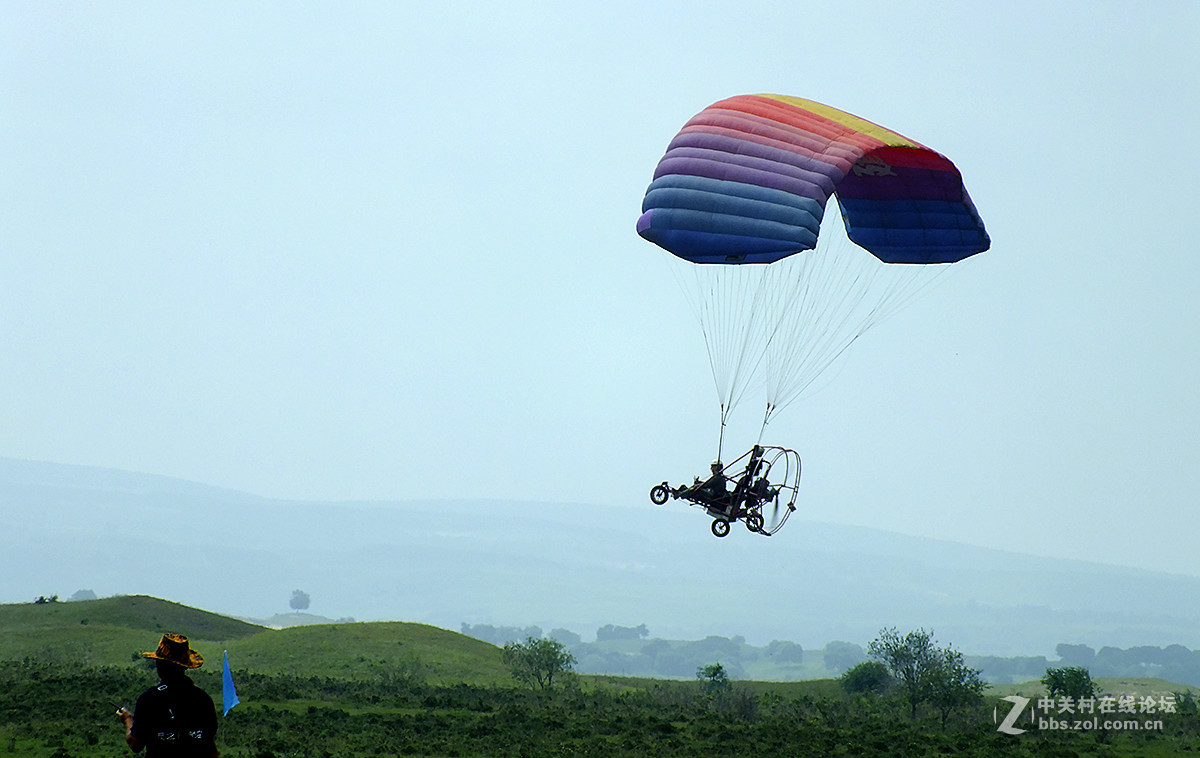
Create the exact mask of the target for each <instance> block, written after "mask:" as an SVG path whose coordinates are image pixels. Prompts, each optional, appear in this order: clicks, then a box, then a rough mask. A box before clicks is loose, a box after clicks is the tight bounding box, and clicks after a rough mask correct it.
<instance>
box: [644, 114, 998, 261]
mask: <svg viewBox="0 0 1200 758" xmlns="http://www.w3.org/2000/svg"><path fill="white" fill-rule="evenodd" d="M830 195H836V196H837V199H838V203H839V204H840V206H841V211H842V217H843V218H844V219H845V223H846V233H847V235H848V236H849V238H850V239H851V240H852V241H853V242H854V243H856V244H857V245H859V246H860V247H863V248H865V249H866V250H869V251H870V252H871V253H873V254H874V255H875V256H876V257H878V258H879V259H880V260H882V261H885V262H887V263H952V262H954V261H958V260H962V259H963V258H966V257H967V256H970V255H974V254H975V253H981V252H983V251H984V250H987V249H988V247H989V246H990V245H991V241H990V239H989V238H988V235H987V231H986V230H985V229H984V227H983V220H982V219H981V218H980V217H979V213H978V212H977V211H976V210H975V206H974V204H973V203H972V202H971V198H970V196H969V195H967V190H966V188H965V187H964V186H963V182H962V175H961V174H959V172H958V169H957V168H955V167H954V164H953V163H951V162H950V161H949V159H947V158H946V157H945V156H943V155H941V154H940V153H937V152H935V151H933V150H930V149H929V148H927V147H925V146H924V145H921V144H919V143H917V142H914V141H912V140H910V139H908V138H907V137H904V136H902V135H900V134H897V133H896V132H893V131H891V130H889V129H885V128H883V127H881V126H878V125H877V124H873V123H871V122H869V121H865V120H863V119H861V118H859V117H857V116H853V115H851V114H849V113H846V112H844V111H840V110H837V109H836V108H830V107H829V106H827V105H822V104H820V103H816V102H813V101H811V100H802V99H800V98H796V97H787V96H785V95H739V96H737V97H731V98H729V99H727V100H722V101H720V102H717V103H714V104H712V105H710V106H709V107H707V108H705V109H704V110H703V111H701V112H700V113H698V114H697V115H696V116H695V117H694V118H692V119H691V120H690V121H688V122H687V124H686V125H685V126H684V127H683V129H682V130H681V131H680V132H679V134H677V135H676V136H675V139H673V140H672V141H671V144H670V145H669V146H668V147H667V152H666V154H665V155H664V156H663V157H662V159H661V160H660V161H659V163H658V168H657V169H656V170H655V172H654V181H653V182H651V184H650V187H649V188H648V189H647V190H646V197H645V199H644V200H643V202H642V215H641V218H639V219H638V223H637V231H638V234H640V235H641V236H642V237H644V238H646V239H647V240H649V241H650V242H653V243H654V244H656V245H658V246H660V247H662V248H664V249H666V250H668V251H669V252H671V253H673V254H675V255H677V256H679V257H680V258H683V259H685V260H688V261H692V262H693V263H771V262H774V261H777V260H779V259H780V258H784V257H787V256H789V255H793V254H795V253H798V252H801V251H804V250H809V249H811V248H813V247H814V246H815V245H816V243H817V234H818V231H819V230H820V225H821V218H822V216H823V215H824V213H825V203H826V202H827V201H828V200H829V196H830Z"/></svg>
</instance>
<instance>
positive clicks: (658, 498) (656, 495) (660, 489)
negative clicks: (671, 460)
mask: <svg viewBox="0 0 1200 758" xmlns="http://www.w3.org/2000/svg"><path fill="white" fill-rule="evenodd" d="M668 494H669V493H668V492H667V488H666V487H664V486H663V485H661V484H656V485H654V486H653V487H651V488H650V502H652V503H654V504H655V505H662V504H664V503H666V502H667V495H668Z"/></svg>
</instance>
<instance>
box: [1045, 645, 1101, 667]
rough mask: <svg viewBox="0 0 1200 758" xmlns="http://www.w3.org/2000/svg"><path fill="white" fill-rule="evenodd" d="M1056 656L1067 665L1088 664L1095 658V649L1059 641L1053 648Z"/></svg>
mask: <svg viewBox="0 0 1200 758" xmlns="http://www.w3.org/2000/svg"><path fill="white" fill-rule="evenodd" d="M1054 652H1056V653H1058V657H1059V658H1061V659H1062V662H1063V663H1064V664H1065V665H1067V666H1090V665H1092V661H1094V660H1096V651H1095V650H1093V649H1092V648H1090V647H1088V646H1087V645H1068V644H1067V643H1065V642H1060V643H1058V645H1057V646H1056V647H1055V648H1054Z"/></svg>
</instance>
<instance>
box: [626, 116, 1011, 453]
mask: <svg viewBox="0 0 1200 758" xmlns="http://www.w3.org/2000/svg"><path fill="white" fill-rule="evenodd" d="M830 196H836V197H837V200H838V206H837V207H836V208H835V209H834V211H833V212H832V213H829V214H828V215H827V214H826V206H827V203H828V201H829V198H830ZM823 220H824V223H822V221H823ZM637 231H638V234H640V235H641V236H642V237H644V238H645V239H647V240H649V241H650V242H653V243H654V244H656V245H658V246H659V247H661V248H663V249H665V250H667V251H668V252H669V253H671V254H672V255H671V256H667V257H668V258H670V259H671V260H672V261H673V263H674V264H675V265H673V266H672V267H671V268H672V272H673V273H674V274H675V275H676V276H677V277H678V278H679V280H680V284H681V285H682V286H683V289H684V292H685V294H688V295H689V296H690V297H691V304H692V306H693V309H694V311H695V314H696V316H697V319H698V320H699V322H700V325H701V328H702V330H703V333H704V340H705V345H706V347H707V350H708V355H709V361H710V363H711V366H712V372H713V379H714V382H715V384H716V389H717V395H718V399H719V400H720V405H721V430H722V439H723V436H724V429H725V424H726V420H727V418H728V415H729V413H730V411H731V410H732V409H733V408H734V406H735V405H737V404H738V402H739V401H740V400H741V399H742V398H743V397H744V396H745V395H746V393H747V392H749V391H750V390H751V389H755V390H756V389H757V388H758V387H759V386H761V387H762V388H763V389H764V395H765V400H766V412H765V414H764V417H763V427H764V429H765V427H766V424H767V421H768V420H769V419H770V418H771V415H772V414H773V413H774V412H775V411H776V410H778V409H780V408H782V407H783V406H785V405H787V404H788V403H791V402H793V401H794V400H795V399H796V398H798V397H799V396H800V395H801V394H802V393H803V392H804V390H805V389H806V388H807V387H808V386H809V385H810V384H811V383H812V382H813V381H814V380H815V378H816V377H817V376H818V375H819V374H820V373H821V372H822V371H824V370H825V369H826V368H827V367H828V366H829V365H831V364H832V363H833V362H834V361H835V360H836V359H837V358H838V357H839V356H840V355H842V353H843V352H844V351H845V350H846V349H847V348H848V347H849V346H850V345H851V344H852V343H853V342H854V341H855V340H856V339H857V338H858V337H859V336H860V335H862V334H863V333H864V332H865V331H866V330H867V329H869V328H870V327H871V326H872V325H874V324H875V323H877V322H878V321H879V320H880V319H882V318H883V317H885V316H886V315H888V314H889V313H890V312H892V311H893V310H895V308H897V307H899V305H901V304H902V303H903V302H904V301H905V300H907V299H908V298H909V297H912V296H913V295H915V294H916V293H917V292H918V291H920V290H921V289H923V288H924V287H925V286H927V285H928V283H930V282H932V281H933V279H934V278H935V277H936V276H938V275H939V274H940V273H941V271H942V270H944V269H945V268H946V267H945V266H943V265H927V264H948V263H953V262H956V261H960V260H962V259H964V258H967V257H969V256H972V255H974V254H976V253H980V252H983V251H984V250H987V249H988V247H989V246H990V244H991V241H990V240H989V238H988V235H987V231H986V230H985V229H984V226H983V221H982V219H981V218H980V217H979V213H978V212H977V211H976V210H975V206H974V204H973V203H972V202H971V198H970V196H968V195H967V191H966V188H965V187H964V186H963V181H962V176H961V175H960V174H959V172H958V169H957V168H955V166H954V164H953V163H951V162H950V160H949V159H947V158H946V157H945V156H943V155H941V154H939V153H937V152H935V151H933V150H931V149H929V148H928V147H925V146H924V145H921V144H919V143H917V142H914V141H913V140H910V139H908V138H907V137H904V136H902V135H900V134H897V133H896V132H893V131H891V130H890V129H885V128H884V127H882V126H878V125H876V124H873V123H871V122H869V121H866V120H864V119H861V118H859V117H857V116H853V115H851V114H849V113H845V112H843V111H840V110H837V109H836V108H831V107H829V106H827V105H822V104H820V103H816V102H813V101H811V100H802V99H800V98H795V97H787V96H783V95H740V96H737V97H731V98H728V99H726V100H721V101H720V102H717V103H714V104H713V105H710V106H709V107H707V108H705V109H704V110H703V111H701V112H700V113H699V114H697V115H696V116H695V117H694V118H692V119H691V120H690V121H688V122H687V124H686V125H685V126H684V127H683V129H682V130H680V132H679V133H678V134H677V135H676V136H675V138H674V139H673V140H672V141H671V143H670V144H669V145H668V147H667V151H666V154H665V155H663V157H662V159H661V160H660V161H659V163H658V166H657V168H656V169H655V172H654V178H653V181H652V182H651V184H650V186H649V188H648V189H647V190H646V196H645V199H644V200H643V202H642V215H641V217H640V218H639V219H638V222H637ZM851 242H853V243H855V245H857V247H856V246H855V245H852V244H850V243H851ZM860 248H865V249H866V250H868V251H870V252H871V253H872V254H873V255H867V254H866V253H864V252H863V250H862V249H860ZM798 253H802V254H798ZM693 264H704V265H693ZM708 264H718V265H708ZM722 264H725V265H722ZM728 264H734V265H728ZM737 264H768V265H737ZM905 264H921V265H905ZM760 438H761V432H760ZM719 451H720V445H718V452H719Z"/></svg>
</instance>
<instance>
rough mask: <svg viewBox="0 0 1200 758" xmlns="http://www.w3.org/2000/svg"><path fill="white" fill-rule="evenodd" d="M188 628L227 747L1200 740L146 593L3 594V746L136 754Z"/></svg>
mask: <svg viewBox="0 0 1200 758" xmlns="http://www.w3.org/2000/svg"><path fill="white" fill-rule="evenodd" d="M164 631H181V632H185V633H187V634H189V636H190V637H191V639H192V640H193V642H194V645H195V647H196V648H197V649H198V650H199V651H200V652H201V653H202V654H203V655H204V656H205V658H206V660H207V663H206V665H205V666H204V667H203V668H202V669H200V670H198V671H197V672H194V673H193V678H194V679H195V680H196V682H197V683H198V684H199V685H200V686H201V687H203V688H204V689H206V690H207V691H208V692H210V693H212V694H213V695H214V699H215V700H216V701H217V702H218V704H219V702H220V692H221V685H220V668H221V663H220V662H221V656H222V652H223V651H225V650H228V651H229V656H230V660H231V663H232V667H233V670H234V676H235V679H236V680H237V683H238V688H239V695H240V697H241V699H242V704H241V705H239V706H238V707H237V708H235V709H234V710H233V711H231V712H230V713H229V714H228V716H227V717H225V718H224V719H222V722H221V731H220V734H219V740H218V741H219V743H220V745H221V748H222V755H223V756H226V757H227V758H228V757H229V756H245V757H246V758H284V757H285V756H287V757H289V758H290V757H292V756H297V757H298V756H305V757H306V758H307V757H309V756H311V757H313V758H317V757H320V758H333V757H334V756H344V757H346V758H353V757H357V756H367V755H428V756H451V755H455V756H473V755H480V756H483V755H487V756H492V755H527V756H542V755H612V756H626V755H634V756H637V755H644V756H676V755H677V756H741V755H747V756H748V755H754V756H772V755H780V756H785V755H786V756H805V755H814V756H816V755H821V756H826V755H847V756H848V755H888V756H933V755H946V754H954V755H967V756H971V755H975V756H1001V755H1003V756H1009V755H1018V756H1020V755H1028V756H1041V755H1053V756H1075V755H1078V756H1085V755H1086V756H1091V755H1099V756H1133V755H1138V756H1168V755H1181V754H1187V753H1189V752H1191V751H1196V750H1200V730H1198V729H1197V715H1196V709H1195V701H1194V699H1191V698H1188V697H1184V699H1183V700H1181V702H1180V708H1179V710H1178V712H1176V713H1173V714H1169V715H1163V716H1160V718H1161V722H1162V723H1161V724H1158V725H1156V726H1154V728H1152V729H1150V728H1147V729H1145V730H1139V731H1133V730H1132V729H1131V728H1129V725H1128V724H1123V725H1122V726H1121V727H1119V728H1117V729H1095V730H1084V731H1065V732H1063V731H1059V732H1056V731H1048V730H1042V729H1038V728H1036V725H1034V724H1025V726H1026V727H1027V731H1026V733H1024V734H1021V735H1017V736H1013V735H1006V734H1001V733H999V732H997V731H996V725H995V721H994V720H993V709H997V712H999V713H1006V712H1007V711H1008V707H1009V706H1008V704H1006V703H1003V702H1001V701H999V700H998V698H999V697H1001V696H1003V695H1005V694H1010V693H1014V692H1020V693H1022V694H1024V695H1026V696H1036V694H1038V688H1039V687H1040V685H1037V684H1036V683H1026V684H1023V685H1008V686H1005V687H997V688H992V690H991V691H989V693H988V694H987V696H986V697H985V701H984V703H983V704H982V705H980V706H972V707H971V708H969V709H965V710H962V711H960V712H957V713H955V714H954V715H953V716H952V718H951V719H950V720H949V721H948V722H947V724H946V725H945V727H942V726H941V725H939V722H938V719H937V718H936V716H935V715H934V714H932V713H930V714H923V715H922V716H921V717H920V718H918V719H917V720H910V719H909V718H908V716H907V714H906V712H905V709H904V707H903V705H902V704H900V703H898V702H896V701H894V700H892V699H890V698H877V697H875V698H864V697H861V696H856V697H849V696H847V695H846V694H845V692H844V691H843V690H842V689H841V687H840V685H839V683H838V682H837V681H836V680H831V679H822V680H812V681H801V682H754V681H738V682H734V683H733V685H732V687H731V688H730V689H728V690H727V691H722V692H718V693H715V694H714V693H705V692H704V691H703V689H702V687H701V683H700V682H699V681H697V680H692V681H669V680H654V679H645V678H637V677H615V676H577V677H574V678H572V679H571V680H570V681H569V682H568V683H567V684H566V685H565V686H562V687H558V688H556V689H554V690H552V691H533V690H529V689H523V688H520V687H518V686H517V684H516V683H515V682H514V681H513V680H512V678H511V676H510V675H509V673H508V671H507V669H506V668H505V666H504V664H503V661H502V660H501V654H500V652H501V651H500V649H499V648H497V647H496V646H494V645H491V644H488V643H485V642H481V641H479V640H476V639H473V638H470V637H467V636H464V635H462V634H458V633H456V632H451V631H447V630H444V629H438V628H435V627H430V626H426V625H421V624H409V623H400V622H388V623H364V624H354V623H350V624H331V625H318V626H307V627H292V628H289V629H282V630H277V629H268V628H266V627H259V626H255V625H252V624H246V623H243V622H240V621H236V620H233V619H227V618H224V617H221V616H217V615H215V614H210V613H207V612H205V611H201V610H198V609H194V608H188V607H186V606H182V605H178V604H175V603H170V602H167V601H164V600H158V599H155V598H149V597H116V598H107V599H104V600H94V601H81V602H73V603H47V604H41V605H34V604H29V605H4V606H0V755H11V756H17V757H20V758H79V757H82V756H87V757H88V758H105V757H106V756H113V757H114V758H115V757H116V756H122V755H127V754H128V751H127V748H126V747H125V745H124V743H123V740H122V733H121V730H120V728H119V726H118V725H117V724H116V722H115V719H113V717H112V707H111V706H110V705H109V702H110V701H113V700H116V701H118V702H123V703H131V702H132V701H133V699H135V698H136V696H137V694H138V693H139V692H140V691H141V690H143V689H144V688H145V687H147V686H148V685H149V684H151V683H152V682H153V678H154V677H153V672H152V670H151V669H150V667H149V666H148V665H147V662H146V661H143V660H141V659H140V658H139V657H137V652H138V651H140V650H147V649H151V648H153V647H154V645H155V644H156V642H157V639H158V636H159V634H161V633H162V632H164ZM1101 686H1102V687H1103V688H1104V690H1105V691H1107V692H1120V693H1123V694H1141V693H1147V694H1148V693H1163V692H1167V693H1176V692H1182V691H1183V690H1184V688H1181V687H1178V686H1177V685H1173V684H1171V683H1170V682H1165V681H1162V680H1136V679H1129V680H1112V681H1109V680H1101Z"/></svg>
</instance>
